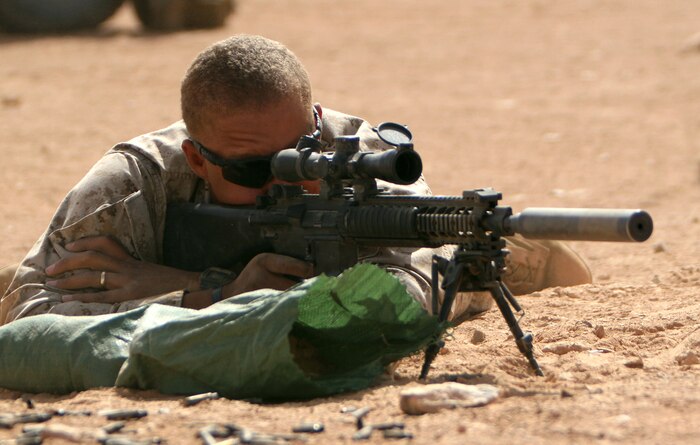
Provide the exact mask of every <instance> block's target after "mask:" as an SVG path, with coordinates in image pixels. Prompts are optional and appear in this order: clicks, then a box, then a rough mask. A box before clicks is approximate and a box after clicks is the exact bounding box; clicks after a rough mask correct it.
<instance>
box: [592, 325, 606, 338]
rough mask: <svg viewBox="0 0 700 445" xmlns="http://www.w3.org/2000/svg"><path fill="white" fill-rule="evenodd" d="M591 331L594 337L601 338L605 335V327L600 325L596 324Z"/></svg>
mask: <svg viewBox="0 0 700 445" xmlns="http://www.w3.org/2000/svg"><path fill="white" fill-rule="evenodd" d="M593 333H594V334H595V336H596V337H598V338H603V337H605V328H604V327H603V326H601V325H598V326H596V327H595V328H593Z"/></svg>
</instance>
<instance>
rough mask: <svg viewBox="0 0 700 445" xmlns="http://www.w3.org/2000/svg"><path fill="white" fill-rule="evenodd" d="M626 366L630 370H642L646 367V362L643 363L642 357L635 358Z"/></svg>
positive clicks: (626, 363)
mask: <svg viewBox="0 0 700 445" xmlns="http://www.w3.org/2000/svg"><path fill="white" fill-rule="evenodd" d="M624 365H625V366H627V367H628V368H635V369H640V368H643V367H644V362H643V361H642V358H641V357H634V358H632V359H630V360H627V361H626V362H625V363H624Z"/></svg>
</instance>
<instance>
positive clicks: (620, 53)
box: [0, 0, 700, 444]
mask: <svg viewBox="0 0 700 445" xmlns="http://www.w3.org/2000/svg"><path fill="white" fill-rule="evenodd" d="M134 17H135V16H134V14H133V12H132V11H131V10H130V9H129V8H128V7H125V8H124V9H122V10H121V11H119V13H118V14H117V15H116V16H115V17H114V18H112V19H111V20H110V21H109V22H107V23H106V24H105V25H104V26H103V27H102V28H101V29H100V30H98V31H97V32H94V33H81V34H76V35H65V36H35V37H27V36H8V35H0V78H1V79H2V81H0V135H1V136H0V137H2V140H3V143H2V159H3V161H2V166H3V167H2V175H1V177H0V189H2V190H3V197H2V201H0V240H1V241H0V246H1V249H0V264H2V263H10V262H15V261H18V260H19V259H20V258H21V256H22V255H23V254H24V252H25V251H27V250H28V249H29V247H30V246H31V245H32V243H33V242H34V241H35V239H36V238H37V236H38V235H39V234H40V233H41V231H42V230H43V228H44V227H45V225H46V224H47V222H48V221H49V219H50V217H51V214H52V212H53V210H54V209H55V207H56V206H57V204H58V202H59V200H60V199H61V198H62V196H63V195H64V194H65V193H66V192H67V191H68V190H69V188H71V187H72V186H73V184H75V183H76V181H77V180H78V179H79V178H80V177H81V176H82V174H83V173H84V172H85V171H86V170H87V169H88V168H89V166H90V165H91V164H92V163H93V162H94V161H95V160H96V159H98V158H99V156H100V155H101V154H102V153H103V152H104V151H105V150H106V149H108V148H109V147H110V146H111V145H113V144H114V143H116V142H118V141H121V140H124V139H126V138H129V137H131V136H134V135H137V134H140V133H143V132H146V131H149V130H152V129H156V128H160V127H162V126H165V125H167V124H168V123H170V122H171V121H174V120H176V119H178V117H179V109H178V87H179V81H180V78H181V76H182V74H183V72H184V70H185V69H186V67H187V65H188V64H189V62H190V61H191V59H192V58H193V57H194V56H195V54H196V53H197V52H199V51H200V50H201V49H202V48H204V47H205V46H206V45H208V44H209V43H211V42H213V41H216V40H219V39H221V38H224V37H226V36H228V35H230V34H233V33H256V34H263V35H265V36H268V37H271V38H274V39H278V40H280V41H282V42H284V43H286V44H287V45H288V46H289V47H290V48H291V49H292V50H294V51H295V52H296V53H297V54H298V55H299V56H300V58H301V59H302V60H303V61H305V63H306V65H307V67H308V70H309V72H310V74H311V77H312V82H313V84H314V88H315V96H316V99H317V100H318V101H319V102H321V103H322V104H324V105H325V106H327V107H330V108H336V109H340V110H343V111H346V112H348V113H352V114H356V115H360V116H363V117H365V118H366V119H368V120H370V121H371V122H374V123H378V122H381V121H385V120H393V121H398V122H402V123H406V124H408V125H409V126H410V128H411V129H412V130H413V133H414V135H415V143H416V147H417V149H418V150H419V151H420V153H421V154H422V156H423V158H424V163H425V166H426V168H425V173H426V176H427V178H428V180H429V182H430V183H431V184H432V186H433V189H434V191H435V192H436V193H439V194H460V193H461V191H462V190H463V189H470V188H479V187H494V188H496V189H498V190H500V191H501V192H503V194H504V200H503V203H504V204H508V205H511V206H512V207H513V208H514V209H516V210H519V209H522V208H525V207H528V206H559V207H626V208H644V209H646V210H647V211H649V212H650V213H651V214H652V216H653V217H654V222H655V231H654V235H653V236H652V238H651V239H650V240H649V241H648V242H646V243H644V244H634V245H632V244H615V243H583V242H580V243H579V242H577V243H575V247H576V248H577V249H578V250H579V251H580V252H581V254H582V255H583V256H584V257H585V258H586V259H587V260H588V261H589V263H590V266H591V268H592V270H593V273H594V279H595V283H594V284H591V285H584V286H578V287H573V288H566V289H564V288H555V289H549V290H545V291H542V292H538V293H536V294H533V295H528V296H524V297H521V298H520V303H521V304H522V305H523V306H524V307H525V308H526V311H527V316H526V318H525V319H524V320H523V327H524V328H525V329H528V330H531V331H533V332H534V333H535V341H536V346H535V348H536V355H537V357H538V360H539V361H540V364H541V365H542V366H543V369H544V372H545V375H546V376H545V377H544V378H539V377H535V376H533V375H532V374H531V372H530V371H529V370H528V367H527V363H526V362H525V360H524V359H523V358H522V357H521V356H520V354H519V353H518V351H517V350H516V348H515V346H514V344H513V342H512V339H511V338H510V337H509V335H508V331H507V329H506V326H505V323H504V322H503V320H502V319H501V317H500V315H499V314H498V313H497V312H495V311H494V312H491V313H488V314H487V315H486V316H484V317H483V318H480V319H477V320H474V321H471V322H468V323H465V324H463V325H461V326H460V327H459V328H457V329H455V331H454V337H453V339H452V340H451V341H449V342H448V344H447V349H446V353H445V354H443V355H440V356H439V357H438V359H437V360H436V362H435V364H434V368H433V370H432V371H431V381H441V380H444V379H445V378H446V377H447V376H448V375H451V374H464V375H465V378H466V381H468V382H477V381H479V382H482V381H485V382H490V383H494V384H496V385H498V387H499V388H500V389H501V391H502V393H503V396H502V397H501V398H500V399H498V400H497V401H495V402H493V403H491V404H489V405H487V406H483V407H480V408H469V409H456V410H448V411H443V412H441V413H439V414H426V415H423V416H407V415H404V414H402V412H401V411H400V409H399V407H398V402H399V393H400V391H401V390H402V389H404V388H407V387H412V386H416V385H419V383H418V382H417V375H418V366H419V363H420V357H416V358H415V359H409V360H406V361H405V363H403V364H402V366H400V367H399V368H398V370H397V372H396V376H395V378H394V380H389V379H387V380H386V381H384V382H382V383H381V384H379V385H378V386H377V387H375V388H372V389H369V390H366V391H361V392H358V393H353V394H347V395H342V396H337V397H332V398H327V399H320V400H312V401H307V402H302V403H286V404H280V405H267V406H266V405H257V404H251V403H247V402H242V401H230V400H216V401H208V402H204V403H202V404H200V405H197V406H195V407H191V408H182V407H181V405H180V401H179V399H178V398H174V397H167V396H162V395H159V394H156V393H153V392H140V391H129V390H121V389H100V390H92V391H86V392H82V393H77V394H70V395H67V396H51V395H46V394H40V395H33V396H32V398H33V400H34V402H35V404H36V406H37V408H36V409H37V410H41V409H49V408H64V409H87V410H93V411H97V410H99V409H102V408H131V407H140V408H144V409H148V410H149V412H150V415H149V416H148V417H146V418H144V419H140V420H137V421H133V422H130V423H129V425H128V427H127V428H128V429H129V430H130V431H131V432H130V433H128V434H129V435H130V437H134V438H151V437H161V438H163V439H165V440H167V442H168V443H173V444H177V443H198V439H196V438H195V433H196V431H197V430H198V429H199V428H200V427H201V426H202V425H204V424H207V423H212V422H235V423H237V424H240V425H243V426H245V427H249V428H251V429H253V430H256V431H260V432H268V433H273V432H277V433H287V432H290V430H291V428H292V426H294V425H296V424H299V423H301V422H303V421H314V422H317V421H320V422H324V423H325V427H326V431H325V432H324V433H321V434H319V435H315V436H309V437H308V442H309V443H343V442H345V443H350V442H352V441H351V439H350V437H351V436H352V434H353V432H354V425H353V424H352V423H351V422H349V421H348V415H347V414H341V413H340V409H341V407H343V406H346V405H355V406H367V407H370V408H371V409H372V411H371V412H370V414H369V415H368V418H367V419H368V421H370V422H381V421H400V422H405V424H406V430H407V431H410V432H411V433H412V434H413V435H414V439H413V442H414V443H445V444H447V443H477V444H495V443H528V444H532V443H534V444H537V443H547V444H565V443H566V444H569V443H586V444H587V443H601V444H604V443H625V444H642V443H645V444H646V443H649V444H650V443H664V444H669V443H673V444H685V443H687V444H690V443H698V435H699V434H700V415H698V412H699V411H700V383H699V382H700V365H699V364H698V357H699V356H700V330H699V329H698V317H699V316H700V303H698V300H697V297H698V295H699V294H700V260H699V258H700V244H699V243H698V240H700V205H699V204H698V203H699V202H700V150H699V146H700V75H698V73H700V43H698V42H699V41H700V39H696V40H695V41H693V39H692V38H693V36H694V35H696V33H698V32H700V5H699V4H698V3H696V2H690V1H687V0H665V1H658V0H617V1H603V0H599V1H595V0H570V1H567V2H557V1H553V0H551V1H548V0H519V1H516V0H496V1H487V0H475V1H469V2H467V1H463V2H457V1H455V2H448V1H436V0H422V1H416V0H384V1H382V2H377V1H374V0H354V1H351V2H337V1H335V0H315V1H312V0H287V1H285V2H281V1H275V0H257V1H254V0H240V1H239V8H238V11H237V13H236V15H235V16H234V17H233V18H232V20H230V21H229V23H228V25H227V26H226V28H223V29H217V30H208V31H197V32H182V33H172V34H149V33H143V32H142V31H141V30H140V29H139V26H138V24H137V22H136V20H135V18H134ZM476 330H478V331H481V332H482V333H483V334H484V336H485V340H484V341H483V342H481V343H478V344H473V343H472V342H471V339H472V337H473V334H474V332H475V331H476ZM477 375H479V376H480V377H478V378H477V377H476V376H477ZM19 396H20V394H17V393H15V392H11V391H6V390H0V412H7V411H27V407H26V404H25V403H24V402H22V401H21V400H20V399H19ZM57 423H64V424H69V425H78V426H85V427H97V426H100V425H104V424H105V423H106V421H105V420H104V418H101V417H99V416H96V415H93V416H91V417H84V418H80V417H65V418H62V419H61V418H59V419H53V420H51V421H50V424H57ZM19 431H20V427H19V426H16V427H15V428H14V429H12V430H0V439H4V438H11V437H15V436H17V435H18V434H19ZM382 440H384V439H381V438H380V436H379V435H375V436H373V439H372V440H371V443H376V442H382ZM386 441H389V440H386ZM46 443H63V442H62V441H60V440H58V439H50V440H47V441H46Z"/></svg>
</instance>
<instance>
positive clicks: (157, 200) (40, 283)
mask: <svg viewBox="0 0 700 445" xmlns="http://www.w3.org/2000/svg"><path fill="white" fill-rule="evenodd" d="M350 134H357V135H358V136H360V139H361V147H362V149H366V150H373V151H377V150H382V149H386V148H388V146H386V145H385V144H384V143H383V142H382V141H381V140H379V139H378V138H377V137H376V135H375V134H374V132H373V131H372V130H371V127H370V125H369V124H367V123H366V122H364V121H363V120H361V119H359V118H356V117H352V116H348V115H344V114H341V113H338V112H334V111H332V110H324V114H323V135H322V139H323V141H324V143H326V144H330V143H331V142H332V141H333V138H334V137H336V136H339V135H350ZM187 137H188V134H187V131H186V129H185V126H184V124H183V122H177V123H175V124H173V125H171V126H170V127H167V128H165V129H162V130H159V131H156V132H153V133H149V134H146V135H142V136H139V137H137V138H135V139H132V140H131V141H129V142H126V143H121V144H118V145H116V146H115V147H114V148H112V149H111V150H109V151H108V152H107V153H106V154H105V155H104V156H103V157H102V158H101V159H100V160H99V161H98V162H97V163H96V164H95V165H94V166H93V167H92V169H91V170H90V171H89V172H88V174H87V175H86V176H85V177H84V178H83V179H82V180H81V181H80V182H79V183H78V184H77V185H76V186H75V187H74V188H73V190H71V191H70V192H69V194H68V195H67V196H66V198H65V199H64V200H63V202H62V203H61V204H60V206H59V208H58V210H57V211H56V214H55V215H54V217H53V219H52V221H51V223H50V225H49V227H48V229H47V230H46V232H45V233H44V234H43V235H42V236H41V238H40V239H39V240H38V241H37V242H36V244H35V245H34V246H33V248H32V249H31V250H30V252H29V253H28V254H27V256H26V257H25V258H24V260H23V261H22V263H21V264H20V266H19V268H18V270H17V273H16V275H15V279H14V280H13V282H12V284H10V287H9V289H8V292H6V293H5V295H4V297H3V298H2V301H1V302H0V324H2V323H8V322H10V321H12V320H16V319H18V318H21V317H25V316H28V315H34V314H40V313H49V312H50V313H54V314H65V315H96V314H105V313H111V312H121V311H126V310H129V309H133V308H135V307H137V306H140V305H144V304H151V303H162V304H170V305H176V306H179V305H181V303H182V295H183V293H184V290H182V291H179V292H171V293H168V294H165V295H160V296H154V297H151V298H146V299H140V300H131V301H126V302H123V303H115V304H107V303H82V302H78V301H72V302H62V301H61V296H62V295H63V294H65V293H73V291H64V290H61V289H57V288H52V287H51V286H48V285H46V284H45V282H46V280H47V277H46V275H45V273H44V270H45V268H46V267H47V266H49V265H50V264H53V263H55V262H56V261H58V260H59V259H60V258H62V257H64V256H65V255H66V253H67V251H66V250H65V248H64V246H65V245H66V244H68V243H70V242H72V241H75V240H77V239H80V238H84V237H89V236H97V235H107V236H111V237H112V238H114V239H115V240H117V241H119V242H120V243H121V244H122V245H123V246H124V247H125V248H126V250H127V251H128V252H129V254H131V255H132V256H133V257H134V258H137V259H139V260H142V261H147V262H151V263H158V264H162V263H163V248H162V247H163V246H162V241H163V233H164V225H165V211H166V207H167V204H168V203H170V202H176V201H181V202H182V201H188V202H203V199H204V184H203V181H202V180H201V179H200V178H198V177H197V176H196V175H195V174H194V173H193V172H192V170H191V169H190V167H189V166H188V164H187V162H186V159H185V156H184V154H183V152H182V150H181V148H180V146H181V143H182V141H183V140H184V139H186V138H187ZM382 185H387V186H390V187H391V189H392V191H393V192H394V193H402V194H410V193H418V194H430V189H429V188H428V186H427V184H426V183H425V181H424V180H423V178H421V179H420V180H419V181H417V182H416V183H415V184H412V185H410V186H397V185H393V184H382ZM439 252H440V253H442V254H443V255H444V254H447V253H448V252H445V251H444V250H442V249H440V250H439ZM432 253H433V250H432V249H419V251H417V252H414V251H412V250H406V249H403V250H402V249H394V250H391V249H374V251H368V252H364V253H363V255H364V258H363V259H364V260H369V261H372V262H375V263H380V264H383V265H384V267H386V268H387V269H388V270H389V271H391V272H392V273H393V274H395V275H396V276H397V277H398V278H399V279H400V280H401V281H402V282H403V283H404V284H406V286H407V288H408V290H409V292H410V293H411V294H412V295H414V297H415V298H416V299H417V300H418V301H419V302H420V303H421V304H422V305H423V306H424V307H425V308H426V309H427V308H429V307H430V306H431V305H430V302H429V300H430V286H429V283H430V278H429V277H430V258H431V255H432ZM485 301H488V300H485ZM471 303H472V297H471V296H470V295H466V294H465V295H463V296H462V297H461V298H460V299H459V301H458V302H457V304H456V305H455V308H454V310H455V311H457V312H458V313H462V312H464V311H465V310H466V308H467V307H468V306H469V305H470V304H471ZM480 304H481V305H484V303H483V302H482V303H480ZM477 306H478V305H477ZM486 306H487V307H488V304H486Z"/></svg>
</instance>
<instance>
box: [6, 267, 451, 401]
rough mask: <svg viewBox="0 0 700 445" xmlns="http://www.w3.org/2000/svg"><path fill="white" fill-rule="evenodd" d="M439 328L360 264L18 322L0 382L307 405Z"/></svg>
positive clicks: (367, 376)
mask: <svg viewBox="0 0 700 445" xmlns="http://www.w3.org/2000/svg"><path fill="white" fill-rule="evenodd" d="M442 328H443V327H442V326H440V325H439V324H438V322H437V320H436V318H435V317H432V316H429V315H428V314H427V313H426V312H425V311H423V310H422V308H421V307H420V305H419V304H418V303H417V302H416V301H415V300H414V299H413V298H412V297H410V296H409V295H408V294H407V293H406V290H405V288H404V287H403V286H401V285H400V283H399V282H398V280H396V278H394V277H393V276H391V275H389V274H387V273H386V272H384V271H383V270H382V269H380V268H378V267H376V266H373V265H369V264H363V265H358V266H355V267H354V268H352V269H349V270H348V271H346V272H344V273H343V274H342V275H341V276H340V277H337V278H335V277H326V276H320V277H316V278H313V279H310V280H306V281H304V282H303V283H301V284H299V285H298V286H295V287H294V288H292V289H289V290H287V291H283V292H280V291H273V290H270V289H264V290H260V291H255V292H251V293H247V294H244V295H241V296H238V297H235V298H230V299H227V300H224V301H222V302H220V303H217V304H215V305H212V306H210V307H208V308H206V309H202V310H199V311H195V310H190V309H183V308H177V307H170V306H163V305H152V306H150V307H147V308H139V309H135V310H133V311H129V312H125V313H122V314H110V315H102V316H90V317H61V316H54V315H38V316H34V317H29V318H26V319H22V320H18V321H16V322H13V323H11V324H9V325H7V326H4V327H2V328H0V351H1V352H0V387H5V388H9V389H16V390H20V391H25V392H52V393H66V392H70V391H75V390H83V389H87V388H90V387H95V386H112V385H116V386H126V387H132V388H141V389H156V390H159V391H161V392H163V393H167V394H195V393H199V392H206V391H217V392H219V393H220V394H221V395H223V396H225V397H229V398H255V399H262V400H289V399H302V398H311V397H318V396H325V395H331V394H337V393H340V392H345V391H352V390H358V389H362V388H366V387H368V386H369V385H371V384H372V383H373V382H374V381H375V380H376V378H377V377H378V376H379V375H380V374H381V373H382V372H383V368H384V366H385V365H386V364H387V363H390V362H391V361H394V360H396V359H398V358H401V357H404V356H406V355H409V354H412V353H414V352H416V351H419V350H420V349H422V348H424V347H425V345H426V344H427V343H428V342H429V341H430V340H431V339H433V338H434V336H435V335H439V334H440V333H441V332H442ZM28 345H31V347H28Z"/></svg>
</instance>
